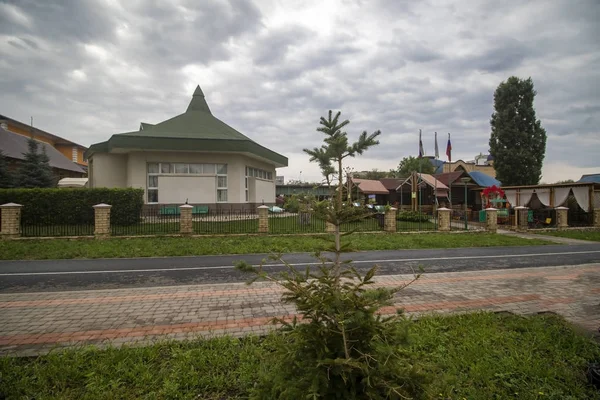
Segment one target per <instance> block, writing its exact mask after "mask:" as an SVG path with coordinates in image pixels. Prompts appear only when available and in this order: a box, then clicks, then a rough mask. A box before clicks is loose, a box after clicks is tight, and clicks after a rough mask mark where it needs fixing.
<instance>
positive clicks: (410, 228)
mask: <svg viewBox="0 0 600 400" xmlns="http://www.w3.org/2000/svg"><path fill="white" fill-rule="evenodd" d="M436 224H437V221H436V219H435V218H434V216H433V213H432V212H428V213H425V212H421V213H419V212H418V211H406V210H405V211H399V212H398V213H397V214H396V232H415V231H416V232H418V231H433V230H436V229H437V226H436Z"/></svg>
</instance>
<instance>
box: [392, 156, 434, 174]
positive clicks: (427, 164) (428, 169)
mask: <svg viewBox="0 0 600 400" xmlns="http://www.w3.org/2000/svg"><path fill="white" fill-rule="evenodd" d="M412 172H421V173H423V174H433V173H434V172H435V168H434V167H433V164H431V161H429V159H428V158H416V157H413V156H408V157H404V158H403V159H402V160H400V164H398V171H397V174H398V176H399V177H405V176H408V175H410V174H411V173H412Z"/></svg>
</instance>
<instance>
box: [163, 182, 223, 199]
mask: <svg viewBox="0 0 600 400" xmlns="http://www.w3.org/2000/svg"><path fill="white" fill-rule="evenodd" d="M158 188H159V190H158V192H159V193H158V197H159V201H160V202H161V203H166V204H183V203H185V202H186V200H187V201H188V202H189V203H191V204H212V203H215V202H216V201H217V200H216V199H217V186H216V178H215V177H214V176H210V177H209V176H159V177H158Z"/></svg>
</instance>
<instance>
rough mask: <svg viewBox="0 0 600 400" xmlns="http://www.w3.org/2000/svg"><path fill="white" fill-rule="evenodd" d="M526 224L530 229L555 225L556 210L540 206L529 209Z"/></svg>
mask: <svg viewBox="0 0 600 400" xmlns="http://www.w3.org/2000/svg"><path fill="white" fill-rule="evenodd" d="M527 224H528V226H529V228H531V229H540V228H554V227H556V210H555V209H553V208H541V209H536V210H529V212H528V216H527Z"/></svg>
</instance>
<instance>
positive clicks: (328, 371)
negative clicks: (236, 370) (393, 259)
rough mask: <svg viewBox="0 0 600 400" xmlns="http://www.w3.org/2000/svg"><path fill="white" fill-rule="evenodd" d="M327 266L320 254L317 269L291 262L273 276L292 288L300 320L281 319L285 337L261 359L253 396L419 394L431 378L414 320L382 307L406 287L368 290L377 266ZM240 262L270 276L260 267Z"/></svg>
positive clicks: (289, 293) (289, 295) (289, 298)
mask: <svg viewBox="0 0 600 400" xmlns="http://www.w3.org/2000/svg"><path fill="white" fill-rule="evenodd" d="M281 261H282V262H284V261H283V260H281ZM284 263H285V262H284ZM327 264H328V260H327V259H325V258H321V266H320V268H319V273H318V274H313V273H310V271H309V270H308V269H307V270H306V272H299V271H297V270H295V269H294V268H293V267H291V266H289V265H288V269H287V271H286V272H283V273H281V276H279V277H277V279H275V281H276V282H277V283H278V284H279V285H281V286H282V287H283V288H285V289H286V291H285V292H284V294H283V295H282V300H283V301H284V302H285V303H288V304H289V303H291V304H294V305H295V306H296V309H297V310H298V313H299V314H300V315H301V318H302V322H300V321H298V320H296V318H294V320H293V321H292V322H291V323H289V322H287V321H285V320H282V319H277V318H276V319H275V322H277V323H281V324H282V325H283V328H282V330H281V331H282V332H283V333H284V335H282V336H280V337H279V338H280V340H279V341H277V343H274V344H273V348H272V349H271V351H270V352H269V354H268V355H267V356H265V358H264V360H262V362H261V365H262V367H261V370H260V371H259V377H258V380H257V382H256V385H255V387H254V388H253V390H252V393H251V396H250V398H251V399H289V400H295V399H302V398H307V399H308V398H310V399H348V400H351V399H356V400H358V399H373V400H375V399H382V400H383V399H405V398H420V397H421V396H422V394H423V392H424V387H425V384H426V382H427V378H426V377H425V375H424V374H423V373H422V370H421V368H420V367H418V366H417V364H418V362H417V361H418V360H415V359H413V358H411V357H410V355H409V353H408V351H407V348H408V321H409V320H408V319H406V318H404V317H403V316H402V315H401V314H397V315H392V316H382V315H380V314H378V313H377V310H379V309H381V308H382V307H385V306H393V299H394V296H395V295H396V294H397V293H398V291H400V290H401V289H402V288H403V287H404V286H401V287H396V288H391V289H390V288H378V289H369V286H370V285H372V284H373V283H374V281H373V277H374V275H375V272H376V269H377V268H376V267H373V268H371V269H370V270H369V271H368V272H367V273H366V274H365V275H364V276H362V275H360V274H359V273H358V272H357V271H356V270H355V269H354V268H352V267H348V268H344V269H343V270H342V271H341V272H339V273H337V272H336V271H335V270H334V269H332V268H330V267H328V266H327ZM237 267H238V269H239V270H242V271H249V272H255V273H256V274H257V278H261V277H262V278H265V277H266V278H267V279H268V276H267V275H266V274H265V273H264V272H263V270H262V266H261V268H260V269H257V268H255V267H252V266H249V265H248V264H246V263H243V262H241V263H239V264H238V266H237ZM271 278H272V277H271ZM416 278H418V276H416V277H415V279H416Z"/></svg>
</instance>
